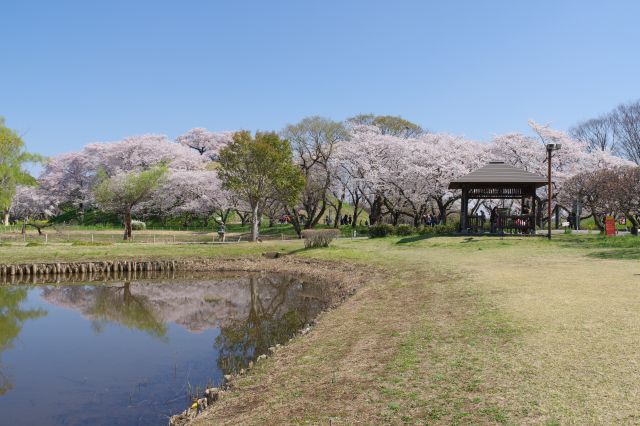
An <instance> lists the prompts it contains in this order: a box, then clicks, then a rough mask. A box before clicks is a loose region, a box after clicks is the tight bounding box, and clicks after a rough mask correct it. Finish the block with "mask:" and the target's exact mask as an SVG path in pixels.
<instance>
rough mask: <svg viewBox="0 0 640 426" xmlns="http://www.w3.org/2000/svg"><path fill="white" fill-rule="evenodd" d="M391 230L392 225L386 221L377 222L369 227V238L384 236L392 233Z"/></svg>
mask: <svg viewBox="0 0 640 426" xmlns="http://www.w3.org/2000/svg"><path fill="white" fill-rule="evenodd" d="M393 232H394V228H393V225H389V224H388V223H379V224H377V225H372V226H370V227H369V235H370V236H371V238H381V237H386V236H387V235H393Z"/></svg>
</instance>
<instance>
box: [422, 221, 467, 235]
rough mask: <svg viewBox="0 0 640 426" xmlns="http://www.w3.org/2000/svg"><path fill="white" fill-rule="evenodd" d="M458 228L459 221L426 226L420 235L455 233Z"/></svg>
mask: <svg viewBox="0 0 640 426" xmlns="http://www.w3.org/2000/svg"><path fill="white" fill-rule="evenodd" d="M457 230H458V224H457V223H451V224H446V225H436V226H425V227H424V228H422V229H421V230H420V235H428V236H435V235H450V234H455V233H456V231H457Z"/></svg>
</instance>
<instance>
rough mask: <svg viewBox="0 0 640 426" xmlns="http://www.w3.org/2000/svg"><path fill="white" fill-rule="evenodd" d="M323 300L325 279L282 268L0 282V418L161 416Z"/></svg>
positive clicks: (125, 420)
mask: <svg viewBox="0 0 640 426" xmlns="http://www.w3.org/2000/svg"><path fill="white" fill-rule="evenodd" d="M126 278H129V277H126ZM325 305H326V298H325V295H324V294H323V286H322V285H321V284H319V283H316V282H313V281H310V280H308V279H306V278H304V277H299V276H291V275H286V274H243V275H240V276H239V275H237V274H226V275H216V276H214V277H213V278H212V277H210V276H208V277H204V276H202V275H195V276H188V277H181V278H177V279H170V278H163V279H155V280H129V279H126V280H122V281H111V282H107V283H102V284H87V283H75V284H59V285H40V286H32V287H28V288H26V287H24V286H2V287H0V355H2V356H3V359H4V360H5V362H4V364H0V412H2V418H3V420H2V421H10V423H11V424H61V423H64V424H115V423H118V424H164V422H165V420H166V416H168V415H171V414H174V413H176V412H178V411H181V410H182V409H184V407H185V403H186V395H187V389H188V388H193V387H196V386H199V387H204V386H205V385H207V384H209V383H212V382H213V383H219V382H220V380H221V378H222V376H223V375H224V374H228V373H231V372H235V371H237V370H238V369H240V368H242V367H243V366H246V365H247V364H248V362H249V361H250V360H252V359H254V358H255V357H256V356H257V355H259V354H261V353H265V352H266V351H267V350H268V348H269V347H270V346H273V345H275V344H277V343H284V342H285V341H286V340H288V338H289V337H290V336H292V335H293V334H295V332H296V331H297V330H298V329H299V328H300V327H302V326H303V325H304V324H305V323H306V322H309V321H310V320H311V319H312V318H313V317H314V316H315V315H317V313H318V312H319V311H320V310H321V309H322V308H323V307H324V306H325ZM47 312H48V314H47ZM28 320H32V321H29V322H27V321H28ZM25 323H26V324H27V325H25ZM12 342H20V344H19V345H17V346H15V347H13V346H12V344H11V343H12ZM43 353H46V354H47V356H46V362H45V363H44V364H43V363H42V362H40V360H41V356H42V354H43ZM7 371H11V375H10V376H11V378H12V380H9V379H8V377H9V374H8V373H6V372H7ZM12 383H13V384H14V385H15V386H13V389H12ZM45 388H46V389H48V391H47V394H48V396H47V398H46V399H44V400H42V399H39V400H38V401H39V404H40V408H38V407H36V406H34V405H33V404H30V403H29V400H30V399H32V398H31V396H32V395H36V394H38V392H40V390H41V389H45Z"/></svg>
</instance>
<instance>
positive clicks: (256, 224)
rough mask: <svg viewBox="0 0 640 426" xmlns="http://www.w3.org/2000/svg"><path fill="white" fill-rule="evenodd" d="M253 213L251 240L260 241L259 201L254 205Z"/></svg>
mask: <svg viewBox="0 0 640 426" xmlns="http://www.w3.org/2000/svg"><path fill="white" fill-rule="evenodd" d="M252 210H253V215H252V217H251V241H253V242H254V243H255V242H256V241H258V236H259V232H260V215H259V214H258V203H256V205H255V206H253V209H252Z"/></svg>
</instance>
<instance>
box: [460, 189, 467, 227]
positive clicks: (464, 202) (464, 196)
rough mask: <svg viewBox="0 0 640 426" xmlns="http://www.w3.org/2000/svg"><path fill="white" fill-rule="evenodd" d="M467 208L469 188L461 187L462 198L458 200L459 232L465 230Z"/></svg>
mask: <svg viewBox="0 0 640 426" xmlns="http://www.w3.org/2000/svg"><path fill="white" fill-rule="evenodd" d="M468 210H469V188H468V187H466V186H464V187H462V199H461V200H460V232H463V233H465V232H467V213H468Z"/></svg>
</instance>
